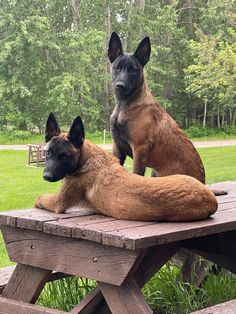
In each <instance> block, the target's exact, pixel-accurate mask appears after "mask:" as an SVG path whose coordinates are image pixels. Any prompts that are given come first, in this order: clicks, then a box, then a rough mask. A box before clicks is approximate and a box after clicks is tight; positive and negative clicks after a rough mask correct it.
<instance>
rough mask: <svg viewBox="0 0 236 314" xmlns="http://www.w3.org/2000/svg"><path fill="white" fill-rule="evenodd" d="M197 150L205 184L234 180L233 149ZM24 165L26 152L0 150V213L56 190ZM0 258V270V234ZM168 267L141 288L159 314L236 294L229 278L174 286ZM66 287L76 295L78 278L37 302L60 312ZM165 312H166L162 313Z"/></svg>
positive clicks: (0, 262)
mask: <svg viewBox="0 0 236 314" xmlns="http://www.w3.org/2000/svg"><path fill="white" fill-rule="evenodd" d="M198 151H199V153H200V155H201V158H202V160H203V162H204V165H205V168H206V174H207V183H213V182H220V181H228V180H232V181H235V180H236V175H235V174H236V147H220V148H201V149H199V150H198ZM26 163H27V152H26V151H10V150H9V151H0V186H1V196H0V211H3V210H12V209H20V208H30V207H32V206H33V204H34V200H35V198H36V197H37V196H38V195H40V194H43V193H50V192H54V191H56V190H58V188H59V186H60V183H59V182H57V183H48V182H45V181H44V180H43V179H42V172H43V168H42V167H40V168H32V167H27V166H26ZM126 167H127V169H128V170H131V169H132V161H131V160H130V159H128V160H127V162H126ZM147 175H150V171H147ZM0 257H1V258H0V267H4V266H6V265H10V261H9V259H8V257H7V254H6V251H5V247H4V244H3V239H2V237H1V234H0ZM168 267H169V266H167V268H163V269H162V271H161V272H159V273H158V274H157V275H156V277H155V278H154V279H153V280H152V281H151V282H150V284H149V285H148V286H146V287H145V288H144V294H145V297H146V298H147V300H148V301H149V302H150V304H151V303H152V302H153V300H154V303H153V304H151V305H152V308H153V309H155V307H156V305H157V304H159V310H160V309H161V307H163V312H162V313H187V312H188V310H190V309H191V310H195V309H197V308H200V307H202V306H208V305H210V304H214V303H216V302H222V301H224V300H227V299H231V298H235V297H236V291H235V289H233V287H234V286H235V279H233V278H231V277H230V276H225V275H224V274H222V275H217V276H215V275H210V276H209V278H208V279H207V280H206V282H205V283H204V285H203V287H201V289H199V290H198V291H196V290H195V289H194V288H192V287H189V286H186V284H181V283H177V280H176V272H177V271H176V269H175V268H169V269H168ZM69 280H70V279H69ZM78 280H80V279H78ZM68 285H69V286H70V285H73V287H74V288H75V295H77V296H78V294H77V290H76V289H77V288H76V287H77V286H78V285H81V282H80V281H77V279H73V282H70V281H68V280H67V281H61V282H58V284H56V285H54V284H51V286H50V285H47V287H46V289H45V290H44V293H43V294H42V295H41V296H40V303H41V304H44V305H47V304H48V305H52V306H54V307H60V308H61V309H62V307H61V305H60V304H53V303H52V299H54V298H51V296H52V295H53V294H56V293H59V294H60V293H62V291H64V290H63V289H66V290H68ZM74 288H73V289H74ZM88 289H89V287H88ZM86 291H88V290H86ZM206 291H207V292H206ZM216 291H217V293H216ZM71 295H72V293H71ZM216 295H217V298H218V299H217V298H216ZM63 297H65V295H64V296H63ZM56 299H57V298H56ZM56 299H55V300H56ZM59 299H60V298H59ZM63 300H64V299H63ZM70 302H71V300H68V304H71V303H70ZM63 304H64V305H65V304H67V302H66V300H64V301H63ZM176 304H177V305H176ZM166 310H167V312H165V311H166Z"/></svg>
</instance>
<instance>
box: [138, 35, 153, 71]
mask: <svg viewBox="0 0 236 314" xmlns="http://www.w3.org/2000/svg"><path fill="white" fill-rule="evenodd" d="M150 54H151V44H150V39H149V37H145V38H144V39H143V40H142V41H141V42H140V43H139V45H138V48H137V49H136V51H135V53H134V57H136V58H137V59H138V61H139V63H140V64H141V65H142V66H144V65H145V64H146V63H147V62H148V61H149V58H150Z"/></svg>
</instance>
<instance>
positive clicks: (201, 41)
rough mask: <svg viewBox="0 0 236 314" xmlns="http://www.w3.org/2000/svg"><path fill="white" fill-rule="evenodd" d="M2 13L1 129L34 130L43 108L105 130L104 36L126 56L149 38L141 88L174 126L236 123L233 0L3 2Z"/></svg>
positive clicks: (108, 103) (108, 98) (109, 103)
mask: <svg viewBox="0 0 236 314" xmlns="http://www.w3.org/2000/svg"><path fill="white" fill-rule="evenodd" d="M0 15H1V21H0V26H1V38H0V63H1V67H0V113H1V114H0V126H1V129H3V130H4V131H5V129H6V127H10V128H13V129H21V130H31V131H35V130H39V131H42V129H43V127H44V123H45V120H46V117H47V116H48V113H49V112H50V111H53V112H56V113H57V115H58V116H59V118H60V121H61V122H62V124H67V123H68V121H71V120H72V119H73V118H74V117H75V116H77V115H78V114H80V115H81V116H82V118H83V119H84V121H85V124H86V127H87V129H88V130H89V131H92V132H93V131H95V130H102V129H103V128H104V127H105V126H106V128H107V126H108V125H109V115H110V113H111V111H112V109H113V106H114V96H113V91H112V88H111V82H110V73H109V72H110V71H109V65H108V59H107V42H108V39H109V36H110V33H111V31H117V32H118V33H119V34H120V35H121V38H122V42H123V48H124V50H125V51H128V52H133V51H134V50H135V49H136V47H137V45H138V42H139V41H140V39H141V38H142V37H144V36H146V35H148V36H149V37H150V38H151V43H152V55H151V59H150V62H149V63H148V64H147V66H146V67H145V68H146V71H147V81H148V84H149V86H150V88H151V90H152V93H153V94H154V95H155V97H156V98H157V100H158V101H159V102H160V104H161V105H162V106H163V107H164V108H165V109H166V110H168V112H170V114H171V115H172V116H173V117H174V118H175V119H176V120H177V121H178V123H180V124H181V126H184V127H188V126H191V125H192V123H195V121H198V122H199V123H203V121H205V122H206V123H205V122H204V124H206V125H210V126H215V124H217V125H218V126H223V125H235V123H236V108H235V88H234V86H235V62H236V61H235V58H236V57H235V49H236V48H235V38H236V35H235V25H236V23H235V1H233V0H229V1H221V2H219V1H217V0H206V1H202V0H183V1H182V0H181V1H180V0H176V1H166V0H163V1H156V0H146V1H143V0H139V1H137V0H135V1H126V2H124V1H120V0H118V1H99V0H95V1H93V2H91V1H90V0H86V1H85V0H81V1H79V2H78V1H77V4H76V7H75V8H72V7H71V3H69V2H68V1H65V0H59V1H55V0H51V1H47V2H46V3H45V4H43V3H42V2H41V1H39V0H36V1H34V4H33V5H32V3H31V2H29V1H27V0H20V1H4V2H3V3H2V5H1V6H0ZM205 103H207V108H206V110H205V111H206V112H204V105H205Z"/></svg>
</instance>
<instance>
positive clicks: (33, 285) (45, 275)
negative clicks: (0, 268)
mask: <svg viewBox="0 0 236 314" xmlns="http://www.w3.org/2000/svg"><path fill="white" fill-rule="evenodd" d="M51 273H52V271H50V270H45V269H41V268H38V267H33V266H28V265H23V264H17V266H16V268H15V270H14V272H13V274H12V276H11V278H10V280H9V282H8V284H7V285H6V287H5V289H4V290H3V292H2V296H3V297H5V298H9V299H13V300H17V301H24V302H28V303H35V302H36V301H37V299H38V296H39V294H40V292H41V291H42V289H43V287H44V285H45V283H46V282H47V280H48V279H49V277H50V275H51Z"/></svg>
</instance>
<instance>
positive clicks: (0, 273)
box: [0, 266, 68, 294]
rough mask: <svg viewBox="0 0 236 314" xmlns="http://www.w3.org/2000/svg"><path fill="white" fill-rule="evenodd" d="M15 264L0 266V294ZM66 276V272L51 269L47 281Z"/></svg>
mask: <svg viewBox="0 0 236 314" xmlns="http://www.w3.org/2000/svg"><path fill="white" fill-rule="evenodd" d="M15 267H16V266H8V267H4V268H0V294H1V293H2V291H3V289H4V288H5V286H6V284H7V283H8V281H9V279H10V278H11V275H12V274H13V272H14V270H15ZM65 277H68V275H67V274H63V273H61V272H56V271H53V272H52V274H51V275H50V277H49V278H48V281H49V282H50V281H55V280H58V279H62V278H65Z"/></svg>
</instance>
